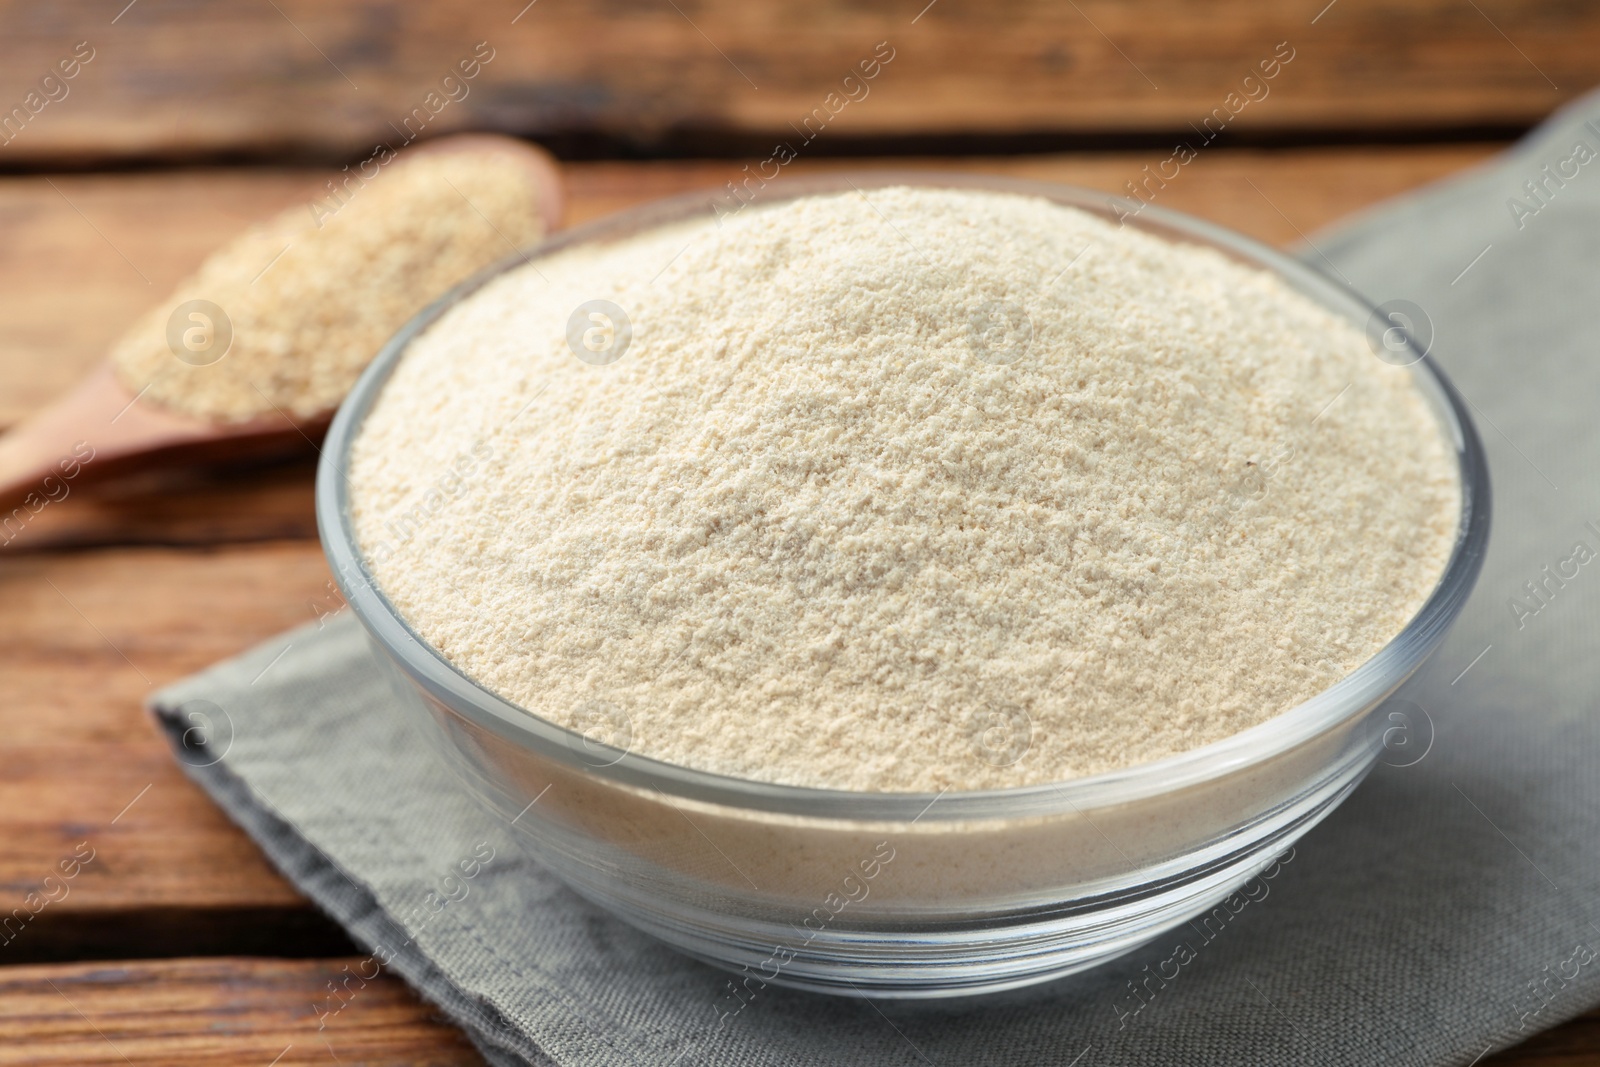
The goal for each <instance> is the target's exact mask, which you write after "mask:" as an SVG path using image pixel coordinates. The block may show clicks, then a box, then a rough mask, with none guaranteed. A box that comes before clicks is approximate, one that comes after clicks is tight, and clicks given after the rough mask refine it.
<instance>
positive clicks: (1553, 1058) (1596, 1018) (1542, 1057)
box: [1479, 1009, 1600, 1067]
mask: <svg viewBox="0 0 1600 1067" xmlns="http://www.w3.org/2000/svg"><path fill="white" fill-rule="evenodd" d="M1595 1063H1600V1009H1596V1010H1594V1011H1590V1012H1586V1013H1585V1014H1583V1015H1580V1016H1578V1017H1577V1018H1576V1019H1573V1020H1571V1021H1570V1022H1567V1023H1563V1024H1562V1025H1560V1026H1558V1027H1556V1028H1555V1029H1554V1030H1546V1031H1545V1032H1544V1033H1542V1034H1535V1035H1534V1036H1533V1037H1531V1038H1529V1039H1528V1040H1527V1041H1525V1042H1523V1043H1522V1044H1520V1045H1517V1046H1515V1047H1513V1048H1509V1049H1507V1050H1506V1051H1504V1052H1501V1053H1498V1054H1497V1055H1494V1056H1486V1057H1484V1058H1483V1059H1482V1060H1480V1061H1479V1067H1592V1065H1593V1064H1595Z"/></svg>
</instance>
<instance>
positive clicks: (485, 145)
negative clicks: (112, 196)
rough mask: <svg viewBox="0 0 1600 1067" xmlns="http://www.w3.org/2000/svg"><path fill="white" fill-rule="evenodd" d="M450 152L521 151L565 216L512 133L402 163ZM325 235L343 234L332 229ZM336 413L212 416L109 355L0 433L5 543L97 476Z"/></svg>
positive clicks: (283, 447)
mask: <svg viewBox="0 0 1600 1067" xmlns="http://www.w3.org/2000/svg"><path fill="white" fill-rule="evenodd" d="M442 152H478V153H484V152H494V153H499V154H503V155H506V156H508V157H510V158H513V159H515V160H516V161H518V162H519V163H520V164H521V165H523V166H525V167H526V168H527V171H528V174H529V176H530V178H531V180H532V183H533V185H534V188H535V189H537V190H538V196H539V207H540V210H541V215H542V217H543V219H544V223H545V230H546V232H549V231H552V230H555V229H556V228H557V227H558V226H559V225H560V222H561V215H562V208H563V203H562V190H561V179H560V175H559V173H558V172H557V170H556V167H555V164H554V161H553V160H552V159H551V158H550V157H549V155H547V154H546V153H545V152H544V151H542V150H541V149H538V148H536V147H534V146H532V145H529V144H527V143H525V142H522V141H517V140H513V139H511V138H507V137H496V136H491V135H486V134H465V135H461V136H456V137H449V138H444V139H441V140H438V141H434V142H430V143H428V144H426V145H423V146H419V147H418V148H415V149H412V150H411V151H410V152H408V153H406V154H405V155H404V156H402V157H401V161H400V162H399V164H398V165H401V166H404V165H405V163H404V160H407V159H410V158H412V157H416V156H422V155H430V154H434V153H442ZM378 180H381V179H378ZM323 239H333V240H337V237H336V236H335V235H333V234H331V233H329V234H326V235H324V237H323ZM341 297H342V294H341V292H339V291H337V290H335V291H329V292H328V293H327V295H326V302H325V303H323V304H321V305H316V304H313V305H312V306H307V307H302V308H297V309H295V310H296V311H297V312H299V313H300V314H301V315H304V316H306V317H307V321H313V320H314V318H315V316H318V315H326V314H327V312H328V311H329V308H330V305H331V306H334V307H336V306H337V305H338V304H339V301H340V300H341ZM417 310H420V308H418V309H417ZM374 354H376V353H374ZM332 417H333V411H332V410H331V409H330V410H328V411H321V412H317V413H314V414H312V415H309V416H291V415H290V414H288V413H286V412H283V411H281V410H280V411H276V412H273V413H271V414H268V415H266V416H263V417H260V418H253V419H251V420H249V421H245V422H222V421H209V420H206V419H203V418H198V417H195V416H193V415H189V414H186V413H184V412H180V411H176V410H172V409H169V408H164V407H161V406H159V405H157V404H155V403H152V402H150V401H148V400H143V401H141V400H140V398H139V397H138V396H137V395H135V393H134V392H133V391H132V390H130V389H129V388H128V387H127V386H126V385H124V384H123V383H122V381H121V380H120V379H119V378H118V376H117V374H116V371H115V369H114V368H113V366H112V364H111V361H110V360H106V361H105V362H102V363H101V364H100V366H99V367H97V368H96V369H95V370H94V371H93V372H92V373H91V374H90V375H89V376H88V377H87V378H86V379H85V380H84V381H83V382H82V383H81V384H80V385H79V386H78V387H77V388H76V389H74V390H72V391H71V392H70V393H68V394H66V395H65V396H63V397H61V398H60V399H59V400H57V401H55V402H54V403H52V404H50V405H48V406H47V407H45V408H43V409H41V410H39V411H38V412H36V413H35V414H33V415H32V416H31V417H29V418H28V419H26V420H25V421H23V422H21V423H19V424H18V425H17V426H15V427H14V428H12V429H11V430H10V431H9V432H7V433H6V434H4V435H3V436H0V546H4V545H8V544H10V543H11V541H12V540H13V539H15V538H16V537H17V536H18V535H19V534H20V533H21V532H22V530H23V529H24V528H25V527H26V526H27V525H28V523H29V521H30V520H31V518H32V517H33V515H35V514H37V513H38V512H40V511H42V510H43V509H44V508H45V507H46V506H48V504H49V503H50V502H52V501H57V500H60V499H64V498H65V496H66V495H67V494H68V493H69V492H70V490H71V488H74V487H76V486H78V485H81V484H83V483H84V482H86V481H89V480H91V479H93V480H99V479H103V478H106V477H108V476H114V475H118V474H122V473H126V472H127V471H129V470H131V469H146V468H149V467H153V466H172V465H180V464H181V465H203V464H215V463H221V462H227V461H231V460H236V459H242V458H261V457H272V456H278V455H284V454H292V453H295V452H298V451H300V450H303V449H305V448H307V447H308V446H310V445H314V443H315V442H316V441H317V440H318V439H320V437H321V435H322V433H323V431H325V430H326V429H327V426H328V423H329V421H330V420H331V419H332Z"/></svg>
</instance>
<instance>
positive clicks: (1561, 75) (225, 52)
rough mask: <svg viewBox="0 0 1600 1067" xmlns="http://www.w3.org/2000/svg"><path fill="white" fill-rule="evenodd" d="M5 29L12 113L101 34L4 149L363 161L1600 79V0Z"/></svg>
mask: <svg viewBox="0 0 1600 1067" xmlns="http://www.w3.org/2000/svg"><path fill="white" fill-rule="evenodd" d="M1324 9H1326V10H1324ZM1319 13H1320V17H1319ZM0 26H4V27H6V31H7V32H6V39H5V41H6V43H5V60H6V61H5V63H4V64H3V68H0V69H3V73H0V104H3V105H4V108H5V109H6V110H7V111H9V109H10V108H11V107H12V106H13V105H19V104H23V103H24V102H25V100H26V96H27V93H28V92H30V91H31V90H33V89H35V88H36V87H37V86H38V83H39V81H40V79H41V78H43V77H44V76H45V75H46V74H48V73H49V72H50V71H51V70H52V69H54V68H55V66H56V64H58V63H59V62H60V61H61V60H63V59H64V58H69V57H70V56H71V55H72V50H73V48H74V46H75V45H76V44H78V42H87V44H86V46H85V47H86V48H87V49H92V50H93V54H94V58H93V59H92V60H91V61H90V62H88V63H87V64H86V65H84V66H82V68H81V70H80V71H79V72H78V74H77V77H75V78H74V79H73V80H72V81H70V82H66V83H63V84H64V86H65V89H66V90H67V95H66V96H64V97H63V98H61V99H60V100H58V101H55V102H50V101H49V99H48V97H45V96H40V97H37V98H35V99H36V100H43V101H45V102H44V103H43V104H42V106H40V107H39V110H38V113H37V114H34V115H26V114H25V115H24V116H23V118H24V119H25V121H23V122H21V123H20V125H19V129H20V132H18V133H17V134H16V136H15V138H14V140H12V141H11V143H9V144H7V145H6V146H5V147H3V148H0V165H4V163H5V161H6V160H12V161H17V162H22V161H34V162H37V161H47V160H67V159H78V160H92V159H106V158H114V157H119V156H121V157H142V156H150V155H167V156H171V155H174V154H194V153H217V152H235V153H237V152H246V153H253V154H255V155H257V156H258V157H261V158H270V157H271V156H272V155H273V154H275V153H279V152H282V151H284V150H290V151H313V152H320V153H323V154H324V155H327V154H330V153H331V154H332V155H333V156H337V157H339V158H351V159H354V158H358V157H359V156H360V155H362V154H365V153H368V152H370V151H371V149H372V146H373V144H374V143H375V142H377V141H379V140H385V141H390V142H395V141H396V139H397V138H401V137H404V136H405V135H406V134H407V127H406V125H405V120H406V118H407V116H408V115H412V114H414V113H415V109H417V108H423V109H424V110H423V112H422V117H421V118H419V119H414V120H413V125H412V127H411V131H412V132H417V133H421V134H424V135H433V134H437V133H442V132H449V131H456V130H462V129H494V130H500V131H505V132H515V133H524V134H532V135H541V134H542V135H551V134H558V133H568V132H579V133H599V134H603V135H609V136H614V137H621V138H625V139H629V140H633V141H636V142H640V143H642V144H644V145H648V144H650V143H651V142H652V141H653V140H655V139H658V138H660V137H662V136H664V135H668V134H671V133H673V132H674V131H683V130H708V131H733V132H736V133H743V134H750V135H753V136H759V137H762V138H767V137H773V138H784V139H791V138H793V137H794V136H795V134H794V132H793V129H792V124H793V125H795V126H798V125H800V124H801V122H802V120H803V118H804V117H805V116H806V115H808V114H810V113H812V111H813V109H815V108H818V107H826V108H827V109H828V110H829V111H830V112H835V113H836V114H835V115H834V116H833V117H831V118H830V119H829V121H828V122H827V124H826V127H827V128H826V129H825V130H824V131H823V132H822V133H821V136H823V137H827V138H830V139H832V138H856V139H860V138H870V137H875V136H883V135H890V134H899V135H904V134H935V135H937V134H950V133H961V132H982V133H986V134H995V133H1005V132H1008V131H1067V132H1073V131H1077V132H1084V131H1116V132H1127V131H1137V130H1151V131H1155V130H1159V131H1176V130H1187V129H1188V128H1189V124H1190V123H1199V122H1200V121H1201V120H1202V118H1203V117H1204V116H1205V115H1206V114H1208V113H1210V112H1211V111H1212V109H1213V108H1216V107H1218V106H1222V105H1224V103H1225V101H1226V99H1227V97H1228V94H1229V93H1233V92H1239V91H1240V90H1241V87H1242V81H1243V79H1244V77H1245V76H1246V75H1247V74H1249V73H1250V72H1251V71H1252V69H1255V68H1256V67H1257V65H1258V64H1259V63H1260V62H1261V61H1263V60H1266V59H1270V58H1271V57H1272V56H1273V55H1274V52H1275V51H1278V50H1279V49H1280V45H1281V47H1282V50H1283V54H1285V55H1290V54H1292V56H1293V58H1292V60H1291V61H1290V63H1289V65H1288V66H1286V67H1284V68H1283V69H1282V70H1281V72H1280V73H1279V74H1278V76H1277V77H1276V78H1274V79H1273V80H1272V81H1271V82H1270V83H1268V85H1267V86H1266V95H1265V96H1264V97H1262V98H1261V99H1260V100H1259V101H1258V102H1255V103H1251V104H1248V105H1246V106H1244V107H1243V108H1241V109H1238V112H1237V117H1236V118H1235V119H1233V120H1231V122H1230V125H1231V126H1232V127H1233V128H1234V129H1235V130H1239V129H1244V130H1254V131H1261V130H1271V129H1302V130H1304V129H1311V130H1317V129H1323V130H1326V129H1341V130H1344V129H1372V128H1385V127H1400V128H1407V129H1416V128H1419V127H1422V126H1427V125H1454V126H1462V125H1467V126H1472V125H1481V124H1485V123H1495V124H1498V123H1510V124H1530V123H1532V122H1534V121H1537V120H1538V119H1540V118H1542V117H1543V116H1544V115H1546V114H1548V113H1549V111H1550V110H1551V109H1552V108H1553V107H1555V106H1556V105H1558V104H1559V103H1561V102H1562V101H1564V100H1566V99H1569V98H1571V97H1572V96H1573V95H1574V94H1576V93H1578V92H1580V91H1582V90H1584V89H1586V88H1588V87H1589V86H1591V85H1593V84H1595V83H1596V82H1597V81H1600V54H1597V53H1596V51H1595V49H1594V47H1593V42H1594V41H1595V40H1596V39H1597V37H1600V10H1597V9H1596V8H1595V7H1594V6H1593V5H1587V4H1572V3H1566V4H1548V3H1541V2H1540V0H1481V2H1479V3H1476V4H1468V3H1462V2H1459V0H1412V2H1409V3H1405V4H1399V5H1397V4H1395V3H1392V2H1383V0H1339V2H1338V3H1336V4H1328V3H1327V0H1290V2H1282V0H1217V2H1214V3H1206V4H1193V3H1182V2H1179V0H1138V2H1132V3H1123V2H1118V0H1082V2H1081V3H1078V4H1063V3H1057V2H1054V0H996V2H993V3H982V4H979V3H973V2H971V0H937V2H935V3H933V4H929V3H928V2H927V0H874V2H871V3H866V4H847V3H843V2H839V0H833V2H829V3H825V4H820V5H819V4H814V3H802V2H800V0H773V2H765V3H750V2H747V0H681V2H679V3H676V4H664V3H645V2H640V0H585V2H572V0H543V2H540V3H536V4H527V3H526V0H493V2H489V3H473V2H469V0H429V2H401V0H337V2H331V3H329V2H321V0H278V2H276V3H273V4H229V3H222V2H209V3H205V2H203V3H194V2H190V0H139V2H138V3H137V4H134V5H129V4H128V3H127V0H92V2H85V3H82V4H74V5H53V4H50V5H46V4H38V3H35V2H33V0H4V2H3V3H0ZM479 42H484V45H483V48H484V49H485V51H484V52H482V54H484V55H491V54H492V58H491V59H490V61H489V62H488V63H487V65H484V66H483V67H482V69H481V71H480V72H479V73H478V76H477V77H476V78H475V79H473V80H471V81H470V82H466V83H463V85H462V87H461V88H456V89H450V90H448V91H449V92H452V93H454V94H455V95H456V96H459V97H460V99H459V100H457V101H450V99H449V96H448V95H447V87H446V86H444V85H443V79H444V77H445V76H446V75H447V74H449V73H450V72H451V70H452V69H454V68H455V67H456V65H457V64H458V63H459V62H460V61H462V60H463V59H469V58H470V57H471V56H472V55H473V51H474V48H475V46H477V45H478V43H479ZM880 42H887V43H886V44H885V45H884V46H883V48H884V51H882V52H881V54H883V55H889V54H892V56H893V58H892V59H891V60H890V62H889V64H888V65H887V66H885V67H883V68H882V70H881V71H880V72H879V73H878V75H877V77H876V78H874V79H873V80H872V81H871V82H870V83H868V84H867V85H866V86H865V87H864V90H863V89H859V88H858V89H852V90H851V91H852V92H853V93H854V94H855V95H856V96H857V97H858V98H859V99H858V101H857V102H854V103H849V104H847V105H843V106H839V105H837V104H828V103H827V100H828V94H829V93H832V92H838V93H840V96H839V98H838V99H843V98H844V95H843V89H844V88H845V87H844V86H843V85H842V80H843V79H844V77H845V76H846V75H847V74H849V73H850V71H851V69H852V68H853V67H855V66H856V65H857V64H858V63H860V62H861V61H863V60H866V59H869V58H871V57H872V56H873V54H874V52H875V50H877V49H878V45H879V43H880ZM53 91H54V92H56V93H57V94H58V95H59V93H60V91H61V90H60V89H59V88H57V89H55V90H53ZM463 91H465V95H464V96H461V93H462V92H463ZM863 91H865V93H866V95H864V96H862V95H861V94H862V92H863ZM1256 92H1257V93H1258V94H1259V93H1260V92H1261V90H1256ZM430 93H434V94H437V95H435V96H434V97H433V99H432V100H431V101H430V99H429V94H430ZM419 123H420V125H419Z"/></svg>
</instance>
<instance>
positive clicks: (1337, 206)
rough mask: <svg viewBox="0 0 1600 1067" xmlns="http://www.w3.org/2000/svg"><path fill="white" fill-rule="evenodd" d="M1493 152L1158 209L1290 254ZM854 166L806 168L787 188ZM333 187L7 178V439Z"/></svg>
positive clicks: (1100, 160) (126, 177)
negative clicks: (233, 256)
mask: <svg viewBox="0 0 1600 1067" xmlns="http://www.w3.org/2000/svg"><path fill="white" fill-rule="evenodd" d="M135 10H137V8H136V9H135ZM0 99H3V98H0ZM1494 147H1495V146H1490V145H1473V146H1462V147H1456V146H1452V147H1434V148H1404V149H1402V148H1380V149H1360V150H1352V149H1305V150H1294V151H1284V152H1251V151H1224V150H1220V149H1219V150H1217V151H1215V152H1211V153H1206V154H1203V155H1202V156H1201V157H1200V158H1199V159H1197V160H1196V161H1194V162H1193V163H1191V164H1190V165H1188V166H1187V167H1185V168H1184V170H1183V172H1182V175H1181V177H1180V178H1179V179H1177V180H1175V181H1173V182H1172V183H1171V184H1170V186H1169V187H1168V189H1167V190H1165V191H1163V192H1162V193H1161V196H1160V198H1159V199H1158V202H1159V203H1165V204H1169V205H1170V206H1172V207H1174V208H1177V209H1179V210H1185V211H1191V212H1194V213H1196V214H1201V215H1205V216H1207V217H1209V218H1212V219H1215V220H1216V221H1218V222H1222V223H1225V224H1227V225H1230V226H1234V227H1236V228H1238V229H1240V230H1242V231H1244V232H1246V233H1250V234H1253V235H1255V236H1257V237H1261V238H1263V239H1265V240H1268V241H1271V242H1274V243H1284V242H1287V241H1292V240H1294V239H1295V237H1296V228H1298V229H1300V230H1304V231H1306V232H1310V231H1311V230H1313V229H1315V228H1316V227H1318V226H1321V225H1323V224H1325V223H1327V222H1331V221H1332V220H1333V219H1335V218H1337V217H1339V216H1340V215H1343V214H1345V213H1347V212H1349V211H1353V210H1355V209H1357V208H1360V207H1363V206H1365V205H1367V204H1369V203H1371V202H1373V201H1375V200H1379V199H1382V198H1384V197H1387V196H1391V195H1394V194H1395V193H1398V192H1401V191H1403V190H1405V189H1408V188H1411V187H1413V186H1416V185H1418V184H1421V183H1423V182H1427V181H1430V180H1433V179H1435V178H1438V177H1441V176H1443V175H1445V174H1448V173H1450V172H1452V171H1455V170H1458V169H1460V168H1462V167H1464V166H1467V165H1469V164H1471V163H1474V162H1477V161H1478V160H1480V159H1482V158H1483V157H1484V156H1485V155H1487V154H1488V153H1489V152H1491V151H1493V149H1494ZM0 151H3V150H0ZM1163 158H1165V155H1164V154H1163V153H1160V152H1137V153H1091V154H1081V155H1057V156H1036V157H1028V156H1024V157H1013V158H994V157H989V158H976V159H961V160H938V159H913V160H896V161H893V165H894V166H897V167H901V166H903V167H919V166H921V167H926V166H935V167H944V168H948V169H960V170H968V171H982V172H987V173H995V174H1011V175H1019V176H1027V177H1034V178H1041V179H1045V180H1051V181H1062V182H1068V183H1073V184H1078V185H1085V186H1091V187H1095V188H1102V189H1107V190H1118V189H1122V188H1124V186H1125V183H1126V182H1128V181H1130V180H1132V179H1135V178H1137V177H1140V175H1141V168H1143V167H1144V166H1146V165H1153V164H1155V163H1157V162H1159V161H1160V160H1161V159H1163ZM870 162H871V161H867V163H868V165H870ZM861 165H863V164H862V163H861V162H851V163H839V162H813V161H808V160H801V161H798V162H796V163H794V164H792V165H791V166H790V167H787V168H785V170H784V174H785V175H786V176H788V175H791V174H792V175H802V174H812V173H818V172H820V171H824V170H829V169H835V168H837V167H840V166H849V167H854V166H861ZM743 166H744V163H743V162H742V161H740V162H730V161H712V162H705V161H700V162H658V163H643V164H640V163H598V164H569V165H568V166H567V167H566V168H565V169H566V175H567V184H568V188H569V191H570V196H571V210H570V211H569V218H570V219H571V220H572V221H574V222H578V221H583V220H584V219H587V218H592V217H594V216H596V215H600V214H605V213H608V212H611V211H615V210H618V209H620V208H623V207H627V206H629V205H631V204H636V203H639V202H641V201H644V200H650V199H654V198H656V197H661V196H667V195H671V194H674V193H680V192H687V191H690V190H695V189H708V190H711V189H716V188H717V187H720V186H723V185H724V184H725V183H726V182H728V181H730V180H734V179H737V178H740V177H742V175H743V171H742V168H743ZM326 173H327V172H325V171H319V170H282V169H270V170H263V169H255V168H249V169H237V168H235V169H220V170H218V169H203V170H178V171H157V172H145V173H133V174H120V175H70V176H69V175H59V176H54V177H13V178H4V179H0V235H3V236H4V240H0V307H3V308H4V310H5V314H4V315H3V316H0V426H4V425H9V424H10V423H13V422H15V421H16V420H17V419H18V418H20V417H21V416H22V415H24V414H26V413H27V412H28V411H31V410H33V409H34V408H36V407H38V406H39V405H40V404H42V403H43V402H44V401H46V400H47V399H49V398H50V397H53V396H55V395H57V394H58V393H60V392H62V391H64V390H65V389H67V388H68V387H69V386H71V385H72V384H73V383H74V382H76V381H77V380H78V379H79V378H80V377H82V376H83V375H84V374H85V373H87V371H88V369H89V368H90V367H91V366H92V365H93V364H94V363H95V362H96V361H98V360H99V359H101V358H103V356H104V354H105V352H106V350H107V348H108V347H109V346H110V345H111V343H112V342H113V341H114V340H115V339H116V337H117V336H118V335H119V334H120V333H121V332H122V330H123V329H124V328H125V327H126V326H127V324H128V323H129V322H130V321H132V320H133V319H134V317H135V316H137V315H138V314H140V313H141V312H142V311H144V310H145V309H146V308H148V307H149V306H150V305H151V304H153V303H159V302H160V301H162V300H165V299H166V297H167V294H168V293H169V292H170V291H171V288H172V286H173V285H174V284H176V282H177V281H178V280H179V279H180V278H181V277H182V276H183V275H185V274H186V273H188V272H189V271H190V270H192V269H193V268H194V267H195V266H196V265H197V264H198V263H199V262H200V260H201V259H203V258H204V257H205V255H206V254H207V253H208V252H210V251H211V250H212V249H213V248H215V247H217V246H218V245H219V244H221V243H223V242H224V241H227V240H229V239H230V238H232V237H233V236H234V235H235V234H237V233H238V232H240V231H241V230H243V229H244V228H245V227H246V226H247V225H248V224H249V223H250V222H251V221H253V220H255V219H258V218H261V217H263V216H265V215H267V214H270V213H272V212H274V211H277V210H279V209H282V208H284V207H287V206H289V205H291V204H294V203H297V202H301V203H304V202H308V201H309V199H310V197H311V196H312V195H314V193H315V192H316V190H317V189H318V188H319V187H320V186H321V183H322V181H323V180H324V179H325V175H326ZM782 183H783V179H779V180H778V181H776V182H775V183H774V184H773V186H772V189H773V190H774V191H776V190H780V189H781V188H782ZM1251 183H1254V185H1253V186H1252V184H1251ZM1258 190H1259V191H1258ZM1263 194H1264V195H1263ZM1269 200H1270V203H1269ZM1274 205H1275V207H1274ZM1278 209H1281V211H1282V214H1279V210H1278ZM1285 216H1287V220H1286V218H1285ZM1288 220H1292V224H1291V222H1290V221H1288Z"/></svg>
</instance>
